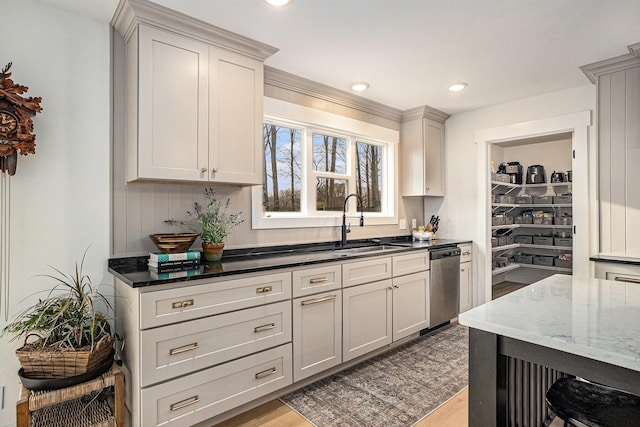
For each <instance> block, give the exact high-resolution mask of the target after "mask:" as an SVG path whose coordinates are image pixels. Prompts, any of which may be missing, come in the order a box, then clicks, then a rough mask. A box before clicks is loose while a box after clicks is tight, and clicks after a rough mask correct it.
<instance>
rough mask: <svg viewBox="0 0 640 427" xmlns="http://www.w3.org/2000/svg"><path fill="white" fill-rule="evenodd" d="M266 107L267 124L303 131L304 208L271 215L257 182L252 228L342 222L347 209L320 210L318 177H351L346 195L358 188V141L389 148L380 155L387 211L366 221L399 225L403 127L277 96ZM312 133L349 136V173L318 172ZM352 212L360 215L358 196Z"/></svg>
mask: <svg viewBox="0 0 640 427" xmlns="http://www.w3.org/2000/svg"><path fill="white" fill-rule="evenodd" d="M264 111H265V114H264V120H263V123H268V124H277V125H281V126H287V127H291V128H295V129H298V130H300V131H301V146H300V155H301V157H302V158H301V174H302V177H303V178H302V182H301V195H300V204H301V207H300V212H269V216H266V212H265V208H264V205H263V202H262V185H258V186H254V187H252V190H251V198H252V209H251V216H252V228H253V229H278V228H283V229H284V228H306V227H335V226H339V225H340V224H342V211H316V210H315V206H316V205H315V201H316V200H315V199H316V179H317V177H329V178H337V179H346V180H347V181H348V192H347V194H349V193H351V192H355V190H356V188H357V187H356V180H357V174H356V171H355V167H356V159H355V157H356V155H357V152H356V150H357V143H358V142H361V143H365V144H372V145H378V146H383V147H388V148H387V149H386V150H383V151H382V157H383V158H382V159H381V163H382V171H381V173H382V181H381V183H380V187H381V188H380V190H381V200H382V203H383V206H382V212H380V213H378V212H365V213H364V217H365V224H367V225H390V224H398V199H399V196H398V194H399V193H398V186H399V182H398V181H399V170H398V143H399V131H397V130H393V129H388V128H385V127H382V126H378V125H373V124H370V123H366V122H361V121H358V120H355V119H351V118H348V117H344V116H340V115H337V114H332V113H328V112H325V111H321V110H315V109H312V108H308V107H304V106H300V105H297V104H292V103H289V102H284V101H280V100H277V99H273V98H265V110H264ZM320 123H322V124H320ZM313 133H320V134H323V135H329V136H337V137H339V138H344V139H346V140H347V152H346V153H345V154H346V157H347V160H346V162H347V163H346V165H345V166H346V170H347V173H346V174H345V175H343V174H339V173H332V172H324V171H314V170H313V152H312V150H313ZM302 187H305V188H304V189H303V188H302ZM312 204H313V209H312V212H310V210H309V207H311V206H312ZM347 216H348V217H356V216H359V211H358V209H357V200H355V198H352V199H350V200H349V204H348V210H347Z"/></svg>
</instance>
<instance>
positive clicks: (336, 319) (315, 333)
mask: <svg viewBox="0 0 640 427" xmlns="http://www.w3.org/2000/svg"><path fill="white" fill-rule="evenodd" d="M341 293H342V292H341V291H340V290H339V289H338V290H336V291H333V292H326V293H323V294H318V295H314V296H312V297H305V298H297V299H295V300H294V301H293V325H294V328H293V331H294V332H293V380H294V381H299V380H301V379H303V378H307V377H309V376H311V375H314V374H317V373H318V372H322V371H324V370H325V369H329V368H331V367H333V366H336V365H339V364H340V363H341V362H342V296H341Z"/></svg>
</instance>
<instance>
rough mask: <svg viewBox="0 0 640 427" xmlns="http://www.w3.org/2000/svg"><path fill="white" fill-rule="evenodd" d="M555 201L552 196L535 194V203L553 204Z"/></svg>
mask: <svg viewBox="0 0 640 427" xmlns="http://www.w3.org/2000/svg"><path fill="white" fill-rule="evenodd" d="M552 202H553V197H552V196H533V204H534V205H543V204H551V203H552Z"/></svg>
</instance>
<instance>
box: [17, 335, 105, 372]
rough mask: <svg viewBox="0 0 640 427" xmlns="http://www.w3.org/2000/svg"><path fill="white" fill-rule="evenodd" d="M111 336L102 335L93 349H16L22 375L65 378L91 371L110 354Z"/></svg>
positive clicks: (25, 347)
mask: <svg viewBox="0 0 640 427" xmlns="http://www.w3.org/2000/svg"><path fill="white" fill-rule="evenodd" d="M112 347H113V337H112V336H111V335H105V336H103V337H102V338H101V339H100V341H98V343H97V344H96V346H95V348H94V349H93V350H82V349H80V350H64V351H61V350H48V349H47V348H44V349H40V350H31V349H29V347H28V346H24V347H22V348H19V349H18V350H16V355H17V356H18V359H20V364H21V365H22V367H23V369H24V375H25V376H27V377H29V378H66V377H72V376H75V375H81V374H84V373H86V372H88V371H92V370H93V369H95V368H96V367H98V366H99V365H100V364H101V363H102V362H104V361H105V360H106V359H107V358H108V357H110V356H111V350H112Z"/></svg>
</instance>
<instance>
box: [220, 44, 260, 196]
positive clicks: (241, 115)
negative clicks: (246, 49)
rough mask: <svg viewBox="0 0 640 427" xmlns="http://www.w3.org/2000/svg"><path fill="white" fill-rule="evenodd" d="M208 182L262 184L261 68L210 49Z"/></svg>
mask: <svg viewBox="0 0 640 427" xmlns="http://www.w3.org/2000/svg"><path fill="white" fill-rule="evenodd" d="M210 55H211V56H210V79H211V84H210V97H209V99H210V101H209V103H210V115H209V180H210V181H214V182H225V183H238V184H262V157H261V153H262V121H263V118H262V110H263V107H262V95H263V91H264V89H263V84H264V83H263V66H262V63H261V62H260V61H257V60H254V59H251V58H247V57H244V56H241V55H236V54H234V53H232V52H228V51H224V50H221V49H217V48H214V47H211V50H210Z"/></svg>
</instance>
